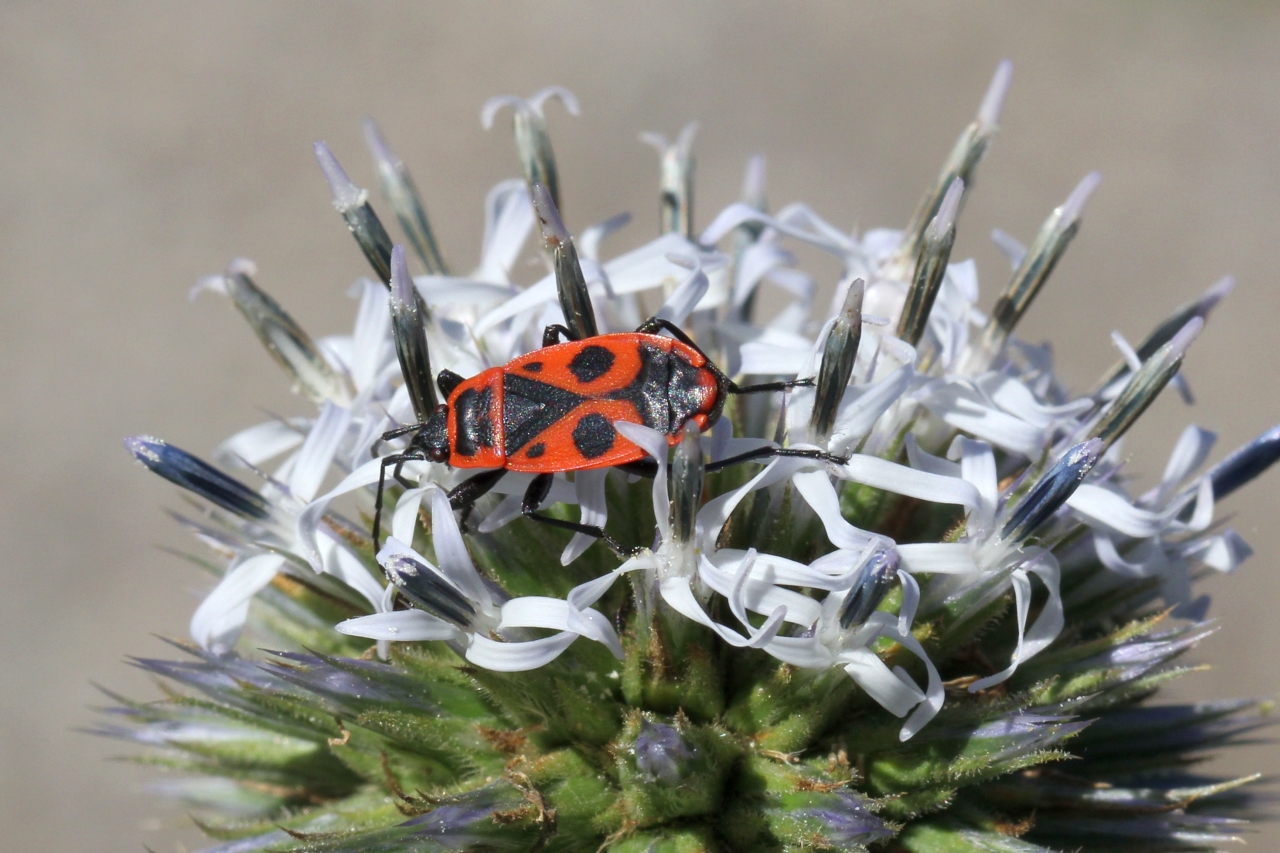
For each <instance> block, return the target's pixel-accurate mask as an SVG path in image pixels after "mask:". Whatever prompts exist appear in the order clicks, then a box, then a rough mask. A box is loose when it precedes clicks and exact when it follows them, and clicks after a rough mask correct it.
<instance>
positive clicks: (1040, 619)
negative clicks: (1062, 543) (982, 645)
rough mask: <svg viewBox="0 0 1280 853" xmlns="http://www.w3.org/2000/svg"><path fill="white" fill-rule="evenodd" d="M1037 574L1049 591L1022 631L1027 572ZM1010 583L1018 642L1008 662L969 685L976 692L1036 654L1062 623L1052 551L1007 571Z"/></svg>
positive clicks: (1028, 593)
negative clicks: (1009, 571) (1009, 572)
mask: <svg viewBox="0 0 1280 853" xmlns="http://www.w3.org/2000/svg"><path fill="white" fill-rule="evenodd" d="M1028 572H1031V573H1032V574H1035V575H1037V576H1039V578H1040V580H1041V581H1043V582H1044V585H1045V588H1046V589H1047V590H1048V592H1049V597H1048V599H1047V600H1046V601H1045V604H1044V607H1043V608H1042V609H1041V611H1040V615H1039V616H1037V617H1036V621H1035V623H1034V624H1033V625H1032V626H1031V630H1030V631H1026V630H1025V629H1026V624H1027V613H1028V611H1029V610H1030V607H1031V581H1030V579H1029V578H1028V577H1027V573H1028ZM1010 581H1011V582H1012V583H1013V592H1014V606H1015V609H1016V612H1017V617H1018V645H1017V646H1016V647H1015V648H1014V650H1013V655H1012V658H1011V660H1010V661H1009V666H1008V668H1006V669H1005V670H1003V671H1001V672H998V673H996V674H995V675H989V676H987V677H986V678H981V679H979V680H977V681H975V682H974V683H973V684H971V685H969V692H971V693H977V692H978V691H980V690H986V689H987V688H988V687H992V686H994V685H996V684H999V683H1001V682H1002V681H1004V680H1005V679H1007V678H1008V677H1009V676H1011V675H1013V673H1014V671H1015V670H1017V668H1018V664H1020V663H1022V662H1024V661H1027V660H1030V659H1031V658H1032V657H1034V656H1035V655H1037V654H1039V653H1040V652H1041V651H1043V650H1044V649H1046V648H1048V646H1049V645H1050V644H1051V643H1052V642H1053V641H1054V640H1055V639H1056V638H1057V636H1058V633H1059V632H1060V631H1061V630H1062V626H1063V611H1062V596H1061V595H1060V594H1059V592H1058V561H1057V560H1055V559H1054V558H1053V555H1052V554H1050V553H1048V552H1047V551H1046V552H1042V553H1041V554H1040V555H1039V556H1038V557H1033V558H1032V559H1031V560H1029V561H1028V562H1026V563H1024V564H1023V565H1022V566H1021V567H1020V568H1017V569H1014V570H1013V573H1012V574H1011V575H1010Z"/></svg>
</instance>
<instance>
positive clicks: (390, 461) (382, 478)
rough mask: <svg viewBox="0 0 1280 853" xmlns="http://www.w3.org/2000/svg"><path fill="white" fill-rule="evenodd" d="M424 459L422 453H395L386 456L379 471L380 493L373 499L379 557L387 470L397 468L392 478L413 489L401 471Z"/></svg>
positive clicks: (375, 542) (376, 552)
mask: <svg viewBox="0 0 1280 853" xmlns="http://www.w3.org/2000/svg"><path fill="white" fill-rule="evenodd" d="M425 459H426V457H424V456H423V455H422V454H421V453H414V452H410V453H393V454H392V455H390V456H384V457H383V459H382V466H381V467H380V468H379V469H378V493H377V495H376V496H375V497H374V499H373V553H374V556H377V554H378V552H379V551H380V550H382V544H381V543H380V542H379V539H380V538H381V534H382V493H383V492H384V491H386V486H387V469H388V468H390V467H391V466H392V465H394V466H396V467H395V470H394V471H393V472H392V473H391V476H393V477H395V479H396V481H397V482H398V483H400V485H402V486H404V487H405V488H406V489H409V488H413V483H410V482H408V481H407V480H405V479H404V477H403V476H401V474H400V469H401V468H402V467H403V466H404V463H406V462H410V461H413V460H418V461H423V460H425Z"/></svg>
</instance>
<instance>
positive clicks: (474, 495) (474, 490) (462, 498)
mask: <svg viewBox="0 0 1280 853" xmlns="http://www.w3.org/2000/svg"><path fill="white" fill-rule="evenodd" d="M506 473H507V469H506V468H494V469H493V470H492V471H481V472H480V473H479V474H477V475H475V476H474V477H472V478H471V479H469V480H463V481H462V482H461V483H459V484H458V485H456V486H454V487H453V488H452V489H450V490H449V506H451V507H453V508H454V509H460V510H462V518H461V519H460V520H459V522H458V526H459V527H460V528H462V529H463V530H466V529H467V519H468V518H470V517H471V510H473V509H475V505H476V501H478V500H480V498H482V497H484V496H485V495H487V494H489V492H490V491H492V490H493V487H494V486H496V485H498V481H499V480H501V479H502V478H503V476H505V475H506Z"/></svg>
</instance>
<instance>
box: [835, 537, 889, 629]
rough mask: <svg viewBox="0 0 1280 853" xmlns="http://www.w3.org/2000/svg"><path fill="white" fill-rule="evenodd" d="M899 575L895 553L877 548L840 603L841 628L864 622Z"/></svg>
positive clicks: (882, 599)
mask: <svg viewBox="0 0 1280 853" xmlns="http://www.w3.org/2000/svg"><path fill="white" fill-rule="evenodd" d="M897 577H898V552H897V551H894V550H892V549H890V550H886V551H877V552H876V553H875V554H873V555H872V556H871V559H870V560H867V562H866V563H865V564H864V565H863V566H862V569H861V571H859V572H858V577H857V579H856V580H854V582H853V589H851V590H849V594H848V595H847V596H846V597H845V600H844V603H843V604H842V605H841V606H840V627H841V628H849V627H852V626H853V625H861V624H862V623H863V622H866V621H867V617H869V616H870V615H871V614H872V613H875V612H876V608H877V607H879V606H880V602H882V601H884V597H885V595H886V594H887V593H888V592H889V587H891V586H893V581H894V579H895V578H897Z"/></svg>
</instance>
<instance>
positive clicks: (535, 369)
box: [521, 361, 542, 373]
mask: <svg viewBox="0 0 1280 853" xmlns="http://www.w3.org/2000/svg"><path fill="white" fill-rule="evenodd" d="M521 370H527V371H529V372H530V373H541V372H542V362H540V361H530V362H527V363H525V364H524V365H522V366H521Z"/></svg>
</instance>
